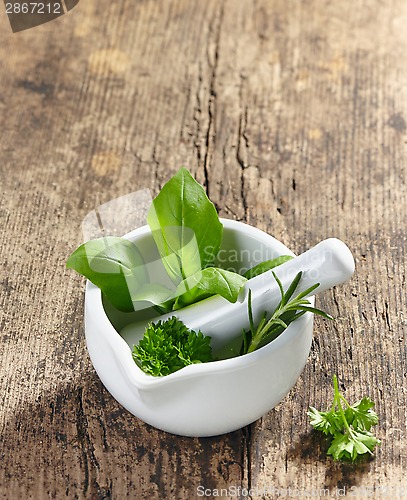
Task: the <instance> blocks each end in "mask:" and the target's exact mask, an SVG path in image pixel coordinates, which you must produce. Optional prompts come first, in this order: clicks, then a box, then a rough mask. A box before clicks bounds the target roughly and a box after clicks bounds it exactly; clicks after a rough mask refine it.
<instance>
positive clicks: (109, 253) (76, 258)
mask: <svg viewBox="0 0 407 500" xmlns="http://www.w3.org/2000/svg"><path fill="white" fill-rule="evenodd" d="M66 267H67V268H68V269H74V270H75V271H77V272H78V273H79V274H82V275H83V276H85V277H86V278H87V279H88V280H89V281H91V282H92V283H93V284H94V285H96V286H97V287H99V288H100V289H101V290H102V292H103V294H104V295H105V296H106V297H107V298H108V300H109V301H110V302H111V304H112V305H113V306H114V307H116V308H117V309H119V310H120V311H126V312H130V311H133V310H134V308H133V302H132V299H131V293H130V290H131V291H133V290H135V289H137V288H138V287H141V286H142V285H143V284H145V283H148V274H147V271H146V269H145V266H144V261H143V258H142V256H141V254H140V252H139V251H138V249H137V247H136V246H135V245H134V244H133V243H132V242H131V241H128V240H126V239H124V238H116V237H112V236H108V237H105V238H98V239H95V240H91V241H88V242H87V243H84V244H83V245H81V246H80V247H79V248H77V249H76V250H75V252H73V253H72V254H71V256H70V257H69V258H68V260H67V263H66Z"/></svg>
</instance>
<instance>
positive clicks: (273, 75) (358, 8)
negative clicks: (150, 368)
mask: <svg viewBox="0 0 407 500" xmlns="http://www.w3.org/2000/svg"><path fill="white" fill-rule="evenodd" d="M0 17H1V20H0V24H1V33H2V35H1V42H2V43H1V44H0V71H1V82H0V108H1V116H0V123H1V135H0V158H1V162H0V169H1V199H0V222H1V224H0V232H1V245H0V265H1V272H0V275H1V278H0V287H1V288H0V290H1V296H0V325H1V333H0V335H1V337H0V338H1V357H2V363H1V367H0V394H1V405H0V433H1V442H0V463H1V470H0V492H1V495H2V496H3V497H4V498H7V499H12V500H14V499H19V498H36V499H42V498H48V497H52V498H65V497H67V498H116V499H117V498H125V497H126V496H128V497H130V498H148V497H152V498H195V497H196V496H197V487H198V486H199V485H203V486H204V487H205V488H209V489H212V490H214V489H220V488H229V487H232V486H240V487H246V488H252V489H253V491H252V493H253V497H254V498H260V497H261V496H262V494H263V491H265V490H267V489H268V490H269V493H268V494H267V495H264V496H266V497H268V498H278V497H279V496H282V495H283V494H284V491H285V493H286V494H288V490H284V489H287V488H289V487H290V488H292V490H291V491H292V493H293V494H295V493H296V490H299V492H300V493H301V492H302V493H303V496H305V493H307V492H308V493H309V494H311V493H312V492H314V493H315V491H316V490H321V489H323V488H328V489H329V492H330V494H331V496H333V495H334V493H335V492H336V491H337V490H336V489H337V488H345V489H346V492H347V493H348V494H351V493H355V496H356V497H357V498H363V490H362V488H373V487H374V488H376V492H375V493H374V496H375V497H377V498H380V496H383V495H382V493H383V491H380V488H384V487H387V488H389V490H387V491H388V492H390V493H389V495H388V497H390V498H396V497H397V495H398V493H399V492H402V493H404V495H406V494H407V480H406V476H405V470H406V468H407V452H406V447H405V438H406V397H407V395H406V376H407V373H406V372H407V369H406V359H407V356H406V328H407V327H406V292H405V284H406V283H405V280H406V254H405V246H406V228H407V201H406V193H407V188H406V167H405V165H406V161H407V155H406V142H407V134H406V132H407V125H406V119H407V95H406V92H407V91H406V88H407V38H406V31H405V30H406V26H407V4H406V2H404V1H403V0H388V1H387V2H378V1H375V0H355V1H351V0H342V1H341V2H326V1H325V2H324V1H322V0H302V1H293V0H288V1H287V0H284V1H283V0H257V1H256V0H251V1H249V0H239V1H237V0H225V1H215V0H208V1H205V2H199V1H190V0H178V1H164V0H161V1H160V0H144V1H141V0H140V1H133V0H125V1H117V2H116V1H115V2H109V1H107V0H99V1H97V2H96V1H91V0H86V1H85V0H83V1H82V2H80V3H79V5H78V6H77V7H76V8H75V9H74V10H72V11H71V13H70V14H68V15H66V16H63V17H61V18H60V19H58V20H56V21H53V22H52V23H49V24H47V25H44V26H42V27H38V28H35V29H33V30H30V31H26V32H22V33H19V34H11V32H10V30H9V26H8V24H7V20H6V18H5V15H4V12H3V13H2V15H1V16H0ZM181 165H185V166H188V167H189V168H190V169H191V171H192V172H193V173H194V174H195V175H196V177H197V178H198V180H200V181H201V182H203V183H204V184H205V186H206V188H207V190H208V193H209V195H210V197H211V198H212V200H213V201H214V202H215V203H216V205H217V207H218V208H219V209H220V213H221V215H223V216H226V217H230V218H235V219H238V220H242V221H246V222H249V223H250V224H253V225H256V226H258V227H260V228H261V229H264V230H266V231H269V232H270V233H271V234H273V235H275V236H276V237H277V238H279V239H281V240H282V241H283V242H285V243H286V244H287V245H289V246H290V247H291V248H292V249H293V250H294V251H296V252H301V251H303V250H305V249H306V248H308V247H310V246H312V245H313V244H315V243H317V242H318V241H319V240H321V239H324V238H326V237H329V236H337V237H339V238H341V239H343V240H344V241H346V242H347V243H348V244H349V246H350V247H351V249H352V251H353V253H354V255H355V258H356V262H357V272H356V275H355V277H354V279H353V280H352V282H350V283H348V284H346V285H345V286H343V287H340V288H338V289H337V290H334V291H330V292H326V293H325V294H323V296H322V297H320V298H319V305H320V306H321V307H323V308H325V309H326V310H328V311H330V312H331V313H332V314H334V315H335V316H336V318H337V319H336V321H335V322H334V323H326V322H323V321H321V320H316V327H315V340H314V343H313V347H312V353H311V356H310V358H309V361H308V363H307V366H306V368H305V371H304V372H303V375H302V376H301V378H300V380H299V382H298V384H297V385H296V386H295V388H294V389H293V390H292V391H291V392H290V394H289V395H288V396H287V398H286V399H285V400H284V402H282V403H281V404H280V405H278V407H277V408H276V409H274V410H273V411H271V412H270V413H269V414H268V415H266V416H264V418H263V419H261V420H260V421H258V422H256V423H255V424H253V425H252V426H250V427H249V428H246V429H243V430H241V431H238V432H234V433H232V434H229V435H226V436H222V437H216V438H210V439H189V438H180V437H174V436H171V435H167V434H165V433H163V432H160V431H157V430H155V429H153V428H151V427H149V426H148V425H145V424H143V423H142V422H140V421H138V420H137V419H136V418H134V417H132V416H131V415H130V414H128V413H127V412H126V411H124V410H123V409H122V408H121V407H120V406H119V405H118V404H117V403H116V402H115V401H114V400H113V398H112V397H111V396H110V395H109V393H107V391H106V390H105V389H104V388H103V386H102V384H101V383H100V381H99V380H98V378H97V376H96V374H95V372H94V370H93V368H92V366H91V364H90V361H89V358H88V355H87V352H86V347H85V342H84V331H83V290H84V282H83V280H81V279H80V278H79V277H78V276H76V275H74V273H72V272H67V271H65V269H64V262H65V260H66V257H67V256H68V255H69V253H70V252H71V251H72V250H73V249H74V248H75V247H76V245H78V244H79V243H80V241H81V233H80V225H81V221H82V219H83V217H84V216H85V215H86V213H87V212H88V211H90V210H91V209H93V208H94V207H95V206H97V205H98V204H100V203H103V202H105V201H107V200H110V199H113V198H116V197H118V196H120V195H123V194H127V193H129V192H131V191H136V190H138V189H141V188H144V187H149V188H151V189H152V190H153V191H154V192H157V191H158V189H159V188H160V186H161V185H162V184H163V183H164V182H165V180H166V179H168V178H169V176H170V175H171V174H173V173H174V172H175V171H176V170H177V169H178V168H179V167H180V166H181ZM333 373H337V374H338V376H339V377H340V380H341V382H342V384H343V388H344V390H345V394H346V395H347V396H349V399H351V400H353V399H357V398H359V397H361V396H362V395H364V394H370V396H371V397H372V398H373V399H374V400H375V401H376V403H377V411H378V413H379V415H380V425H379V427H378V429H377V432H378V435H379V437H380V438H381V439H382V441H383V444H382V447H381V449H380V450H378V452H377V453H376V456H375V458H374V459H372V460H370V461H367V462H366V463H365V464H363V465H362V466H359V467H358V468H357V469H355V468H353V467H351V466H348V465H340V464H336V463H333V462H332V461H331V460H330V459H327V458H326V456H325V454H324V451H326V447H325V445H324V444H321V443H320V441H319V440H318V439H317V438H316V437H315V436H314V434H313V433H311V432H310V427H309V425H308V422H307V417H306V409H307V406H308V405H309V404H314V405H315V406H317V407H323V406H324V405H325V404H326V403H327V402H328V399H329V398H330V397H331V389H330V387H331V382H330V378H331V376H332V374H333ZM253 383H255V381H253ZM243 404H244V401H242V405H243ZM352 487H353V488H354V489H353V490H352ZM273 488H274V491H273ZM355 488H359V490H356V489H355ZM398 488H399V489H400V490H398ZM341 491H342V492H343V490H341ZM223 493H224V494H225V492H223ZM297 496H298V495H297ZM320 496H321V497H322V496H323V493H321V494H320ZM325 496H327V493H325Z"/></svg>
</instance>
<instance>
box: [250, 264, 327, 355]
mask: <svg viewBox="0 0 407 500" xmlns="http://www.w3.org/2000/svg"><path fill="white" fill-rule="evenodd" d="M272 273H273V276H274V279H275V280H276V282H277V284H278V287H279V289H280V293H281V300H280V302H279V304H278V306H277V308H276V309H275V311H274V312H273V314H272V315H271V317H270V318H269V319H267V312H265V313H264V314H263V316H262V318H261V320H260V322H259V324H258V325H257V327H255V325H254V321H253V310H252V292H251V290H249V296H248V315H249V323H250V330H249V331H248V332H245V331H244V332H243V344H242V349H241V351H240V354H247V353H249V352H253V351H255V350H256V349H257V348H259V347H261V346H262V345H264V344H265V343H269V342H271V341H272V340H274V339H275V338H277V337H278V336H279V335H280V334H281V333H282V332H283V331H284V330H285V329H286V328H287V327H288V325H289V324H290V323H292V322H293V321H295V320H296V319H298V318H299V317H300V316H302V315H303V314H305V313H306V312H312V313H314V314H318V315H319V316H323V317H324V318H327V319H332V316H331V315H329V314H327V313H326V312H324V311H321V310H320V309H316V308H315V307H312V306H311V303H310V301H309V300H307V299H306V298H305V297H307V295H310V294H311V293H312V292H313V291H314V290H315V289H316V288H318V286H319V283H316V284H315V285H312V286H310V287H309V288H307V289H306V290H305V291H303V292H301V293H299V294H298V295H297V296H295V297H294V298H292V297H293V296H294V293H295V291H296V289H297V287H298V284H299V283H300V281H301V277H302V271H300V272H299V273H298V274H297V275H296V276H295V278H294V279H293V281H292V283H291V284H290V286H289V287H288V289H287V291H286V292H284V289H283V285H282V283H281V281H280V280H279V278H278V276H277V275H276V274H275V273H274V271H272Z"/></svg>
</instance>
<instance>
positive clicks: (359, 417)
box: [307, 375, 381, 462]
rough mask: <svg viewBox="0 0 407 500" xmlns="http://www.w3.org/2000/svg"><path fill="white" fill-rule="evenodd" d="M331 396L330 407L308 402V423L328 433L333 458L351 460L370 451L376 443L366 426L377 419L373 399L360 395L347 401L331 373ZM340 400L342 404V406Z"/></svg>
mask: <svg viewBox="0 0 407 500" xmlns="http://www.w3.org/2000/svg"><path fill="white" fill-rule="evenodd" d="M333 385H334V399H333V402H332V406H331V410H330V411H325V412H324V411H318V410H317V409H316V408H314V407H312V406H310V408H309V410H308V413H307V414H308V416H309V418H310V424H311V425H312V426H313V427H314V429H316V430H317V431H320V432H322V433H324V434H325V435H330V436H332V442H331V445H330V447H329V449H328V451H327V454H328V455H331V456H332V457H333V459H334V460H351V461H352V462H354V461H355V460H356V459H357V458H358V457H359V456H363V455H367V454H370V455H373V450H374V448H375V447H376V446H377V445H380V443H381V442H380V440H379V439H377V438H376V437H375V436H374V435H373V434H372V433H371V432H370V429H371V428H372V427H373V426H374V425H376V424H377V423H378V421H379V419H378V416H377V413H375V412H374V411H373V410H372V408H373V407H374V403H373V401H371V400H370V399H369V398H367V397H364V398H363V399H361V400H360V401H358V402H356V403H355V404H353V405H350V404H349V403H348V402H347V401H346V399H345V398H344V396H343V395H342V394H341V393H340V392H339V388H338V379H337V377H336V375H334V376H333ZM342 404H343V406H342Z"/></svg>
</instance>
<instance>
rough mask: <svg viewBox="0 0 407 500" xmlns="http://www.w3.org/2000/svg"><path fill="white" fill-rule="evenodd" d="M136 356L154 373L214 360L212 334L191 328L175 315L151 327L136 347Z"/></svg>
mask: <svg viewBox="0 0 407 500" xmlns="http://www.w3.org/2000/svg"><path fill="white" fill-rule="evenodd" d="M133 359H134V361H135V362H136V363H137V364H138V365H139V367H140V368H141V369H142V370H143V371H144V372H146V373H148V374H150V375H154V376H156V377H159V376H163V375H169V374H170V373H174V372H176V371H178V370H180V369H181V368H183V367H184V366H188V365H192V364H195V363H205V362H208V361H212V349H211V337H208V336H205V335H203V333H202V332H200V331H199V332H195V331H194V330H190V329H188V328H187V327H186V326H185V325H184V323H183V322H182V321H180V320H179V319H177V318H176V317H175V316H173V317H172V318H169V319H167V320H166V321H157V323H151V324H150V325H149V326H148V327H147V329H146V331H145V333H144V336H143V338H142V339H141V340H140V341H139V343H138V344H137V345H135V346H134V348H133Z"/></svg>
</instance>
